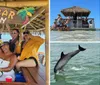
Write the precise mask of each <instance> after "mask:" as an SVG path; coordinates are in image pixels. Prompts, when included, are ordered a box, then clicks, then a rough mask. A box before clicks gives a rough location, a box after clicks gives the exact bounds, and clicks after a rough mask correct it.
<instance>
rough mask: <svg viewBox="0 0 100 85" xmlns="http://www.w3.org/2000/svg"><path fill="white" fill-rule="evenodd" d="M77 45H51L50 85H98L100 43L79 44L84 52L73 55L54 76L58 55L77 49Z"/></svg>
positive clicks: (99, 80)
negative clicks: (61, 70) (62, 70)
mask: <svg viewBox="0 0 100 85" xmlns="http://www.w3.org/2000/svg"><path fill="white" fill-rule="evenodd" d="M78 44H79V43H59V44H58V43H55V44H54V43H51V50H50V52H51V53H50V63H51V66H50V71H51V72H50V75H51V77H50V81H51V85H100V43H88V44H87V43H80V45H81V46H82V47H84V48H86V50H85V51H83V52H80V53H79V54H77V55H75V56H74V57H73V58H72V59H71V60H69V62H68V63H67V65H66V66H65V68H64V72H61V73H58V74H57V75H56V76H55V75H54V72H53V69H54V66H55V64H56V62H57V60H58V59H59V58H60V54H61V52H62V51H63V52H64V53H68V52H72V51H74V50H77V49H78V46H77V45H78Z"/></svg>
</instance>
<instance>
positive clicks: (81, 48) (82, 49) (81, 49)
mask: <svg viewBox="0 0 100 85" xmlns="http://www.w3.org/2000/svg"><path fill="white" fill-rule="evenodd" d="M78 48H79V50H80V51H84V50H86V49H85V48H83V47H81V46H80V45H78Z"/></svg>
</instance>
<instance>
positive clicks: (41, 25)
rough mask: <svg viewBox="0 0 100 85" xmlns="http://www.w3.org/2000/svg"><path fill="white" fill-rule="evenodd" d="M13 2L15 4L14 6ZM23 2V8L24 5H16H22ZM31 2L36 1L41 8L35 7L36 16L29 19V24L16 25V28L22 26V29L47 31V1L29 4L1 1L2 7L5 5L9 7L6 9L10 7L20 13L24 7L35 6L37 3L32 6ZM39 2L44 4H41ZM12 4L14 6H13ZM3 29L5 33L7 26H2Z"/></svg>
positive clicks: (24, 0)
mask: <svg viewBox="0 0 100 85" xmlns="http://www.w3.org/2000/svg"><path fill="white" fill-rule="evenodd" d="M12 1H13V2H15V3H14V4H12ZM22 1H23V2H24V3H23V6H22V4H19V5H18V4H17V5H16V3H20V2H21V3H22ZM31 1H35V2H36V4H39V6H34V8H35V12H34V14H32V17H30V18H29V22H28V23H27V24H25V25H21V24H17V23H15V26H21V28H24V27H26V28H27V29H30V30H34V31H42V30H44V29H45V12H46V11H45V10H46V7H45V5H46V4H47V0H45V1H40V0H29V1H28V2H27V0H0V6H3V4H4V5H7V6H6V7H10V8H12V9H14V10H16V11H18V10H20V9H24V6H25V7H27V5H35V3H32V4H31ZM38 1H40V2H44V3H39V2H38ZM3 2H4V3H3ZM10 2H11V3H10ZM29 2H30V3H29ZM10 4H12V6H11V5H10ZM14 5H15V7H14ZM42 5H44V6H42ZM17 6H18V7H17ZM28 7H30V6H28ZM32 7H33V6H32ZM0 27H1V26H0ZM2 27H3V28H4V31H6V28H5V26H2Z"/></svg>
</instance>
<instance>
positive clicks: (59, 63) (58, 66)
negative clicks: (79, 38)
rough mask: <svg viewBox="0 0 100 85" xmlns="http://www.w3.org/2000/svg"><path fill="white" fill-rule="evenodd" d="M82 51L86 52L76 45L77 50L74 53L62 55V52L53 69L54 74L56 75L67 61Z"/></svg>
mask: <svg viewBox="0 0 100 85" xmlns="http://www.w3.org/2000/svg"><path fill="white" fill-rule="evenodd" d="M84 50H86V49H85V48H83V47H81V46H80V45H78V50H75V51H74V52H70V53H67V54H64V53H63V52H61V57H60V59H59V60H58V61H57V63H56V65H55V67H54V73H57V71H58V70H63V68H64V66H65V65H66V64H67V63H68V61H69V60H70V59H71V58H72V57H73V56H75V55H76V54H78V53H79V52H80V51H84Z"/></svg>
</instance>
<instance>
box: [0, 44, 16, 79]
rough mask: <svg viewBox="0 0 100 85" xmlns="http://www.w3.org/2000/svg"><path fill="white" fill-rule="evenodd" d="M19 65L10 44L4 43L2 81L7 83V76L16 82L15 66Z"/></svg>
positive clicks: (0, 65)
mask: <svg viewBox="0 0 100 85" xmlns="http://www.w3.org/2000/svg"><path fill="white" fill-rule="evenodd" d="M16 63H17V57H16V55H15V54H14V53H13V52H12V51H11V47H10V44H9V42H4V43H3V44H1V46H0V81H6V78H7V76H11V77H12V81H14V80H15V72H14V70H13V69H14V66H15V65H16Z"/></svg>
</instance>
